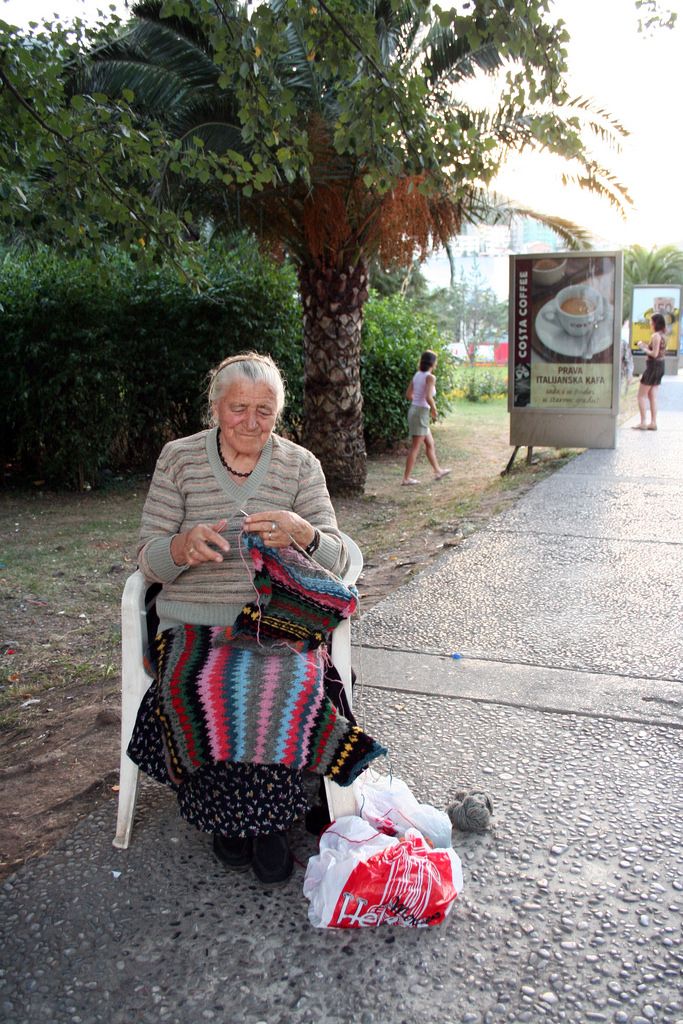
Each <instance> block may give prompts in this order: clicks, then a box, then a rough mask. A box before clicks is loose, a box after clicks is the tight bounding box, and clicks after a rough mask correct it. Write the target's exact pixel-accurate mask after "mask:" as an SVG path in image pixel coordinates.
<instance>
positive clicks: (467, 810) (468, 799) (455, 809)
mask: <svg viewBox="0 0 683 1024" xmlns="http://www.w3.org/2000/svg"><path fill="white" fill-rule="evenodd" d="M446 813H447V814H448V817H449V818H450V819H451V821H452V822H453V824H454V825H455V827H456V828H459V829H460V831H461V832H486V830H487V829H488V828H489V827H490V825H491V816H492V814H493V801H492V800H491V797H490V796H488V794H487V793H484V792H483V790H481V789H472V790H470V791H469V792H465V791H461V792H459V793H456V794H455V803H453V804H451V806H450V807H448V808H447V809H446Z"/></svg>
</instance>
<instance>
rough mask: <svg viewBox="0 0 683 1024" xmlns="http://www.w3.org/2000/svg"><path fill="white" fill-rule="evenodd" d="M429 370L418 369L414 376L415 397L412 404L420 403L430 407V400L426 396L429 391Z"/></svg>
mask: <svg viewBox="0 0 683 1024" xmlns="http://www.w3.org/2000/svg"><path fill="white" fill-rule="evenodd" d="M428 373H429V371H428V370H418V371H417V373H416V374H415V376H414V377H413V397H412V404H413V405H419V406H420V407H421V408H423V409H428V408H429V402H428V401H427V399H426V398H425V394H426V392H427V376H428Z"/></svg>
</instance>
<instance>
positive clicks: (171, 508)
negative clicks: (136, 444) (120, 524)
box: [138, 450, 187, 583]
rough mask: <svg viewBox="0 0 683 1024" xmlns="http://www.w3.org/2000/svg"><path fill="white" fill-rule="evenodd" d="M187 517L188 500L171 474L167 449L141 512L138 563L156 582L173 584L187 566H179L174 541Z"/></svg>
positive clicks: (161, 457) (161, 456)
mask: <svg viewBox="0 0 683 1024" xmlns="http://www.w3.org/2000/svg"><path fill="white" fill-rule="evenodd" d="M184 518H185V498H184V496H183V494H182V493H181V491H180V489H179V487H178V486H177V484H176V482H175V480H174V479H173V476H172V474H171V472H170V468H169V465H168V460H167V457H166V450H164V451H162V453H161V455H160V456H159V459H158V461H157V464H156V468H155V470H154V475H153V477H152V482H151V484H150V487H149V492H148V494H147V499H146V500H145V504H144V507H143V509H142V523H141V526H140V538H139V542H138V564H139V566H140V569H141V570H142V572H143V574H144V575H145V577H146V578H147V579H149V580H154V581H155V582H156V583H172V582H173V581H174V580H176V579H177V578H178V576H180V575H181V573H183V572H185V570H186V568H187V566H184V565H176V563H175V562H174V561H173V557H172V556H171V540H172V539H173V537H174V536H175V534H176V533H178V531H179V530H180V527H181V524H182V523H183V520H184Z"/></svg>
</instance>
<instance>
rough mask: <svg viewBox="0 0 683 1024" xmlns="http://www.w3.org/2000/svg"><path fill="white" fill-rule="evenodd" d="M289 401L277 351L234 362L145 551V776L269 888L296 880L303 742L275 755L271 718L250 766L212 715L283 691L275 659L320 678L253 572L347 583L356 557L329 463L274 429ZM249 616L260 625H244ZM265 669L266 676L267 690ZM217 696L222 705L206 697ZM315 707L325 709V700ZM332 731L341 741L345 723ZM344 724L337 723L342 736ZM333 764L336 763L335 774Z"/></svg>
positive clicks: (185, 451)
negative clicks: (153, 619)
mask: <svg viewBox="0 0 683 1024" xmlns="http://www.w3.org/2000/svg"><path fill="white" fill-rule="evenodd" d="M283 405H284V385H283V381H282V377H281V375H280V373H279V371H278V369H277V367H276V365H275V364H274V363H273V361H272V360H271V359H270V358H269V357H267V356H263V355H258V354H257V353H254V352H248V353H245V354H242V355H238V356H234V357H231V358H229V359H225V360H224V361H223V362H222V363H221V364H220V365H219V366H218V367H216V368H215V370H214V371H212V374H211V383H210V387H209V409H210V414H211V418H212V422H213V426H211V427H210V428H209V429H208V430H203V431H201V432H199V433H198V434H194V435H192V436H191V437H184V438H180V439H179V440H176V441H172V442H170V443H169V444H167V445H166V446H165V447H164V449H163V451H162V452H161V454H160V456H159V459H158V462H157V465H156V469H155V471H154V476H153V478H152V482H151V486H150V489H149V494H148V496H147V500H146V502H145V506H144V509H143V513H142V528H141V532H140V544H139V551H138V556H139V564H140V568H141V569H142V571H143V573H144V574H145V576H146V577H147V578H148V579H150V580H153V581H157V582H158V583H160V584H161V590H160V593H159V595H158V597H157V612H158V615H159V619H160V623H159V634H158V636H157V640H156V642H155V650H156V655H157V679H156V681H155V682H154V683H153V684H152V686H151V687H150V690H149V691H148V693H147V695H146V697H145V698H144V700H143V702H142V705H141V707H140V711H139V713H138V718H137V722H136V726H135V729H134V732H133V737H132V739H131V743H130V747H129V755H130V756H131V758H132V759H133V760H134V761H135V762H136V763H137V764H138V765H139V766H140V767H141V768H143V769H144V770H145V771H147V772H148V773H149V774H150V775H152V776H153V777H154V778H156V779H157V780H158V781H161V782H163V783H166V784H167V785H170V786H172V787H173V788H174V789H175V790H176V794H177V798H178V803H179V808H180V813H181V815H182V816H183V818H184V819H185V820H186V821H188V822H190V823H191V824H193V825H195V826H196V827H198V828H199V829H201V830H202V831H205V832H209V833H212V834H213V846H214V851H215V853H216V855H217V857H218V858H219V859H220V860H221V861H222V862H223V863H224V864H225V865H226V866H228V867H230V868H233V869H246V868H248V867H249V866H250V865H251V867H252V869H253V871H254V873H255V875H256V877H257V878H258V879H259V880H260V881H261V882H264V883H273V882H281V881H284V880H285V879H286V878H288V877H289V875H290V874H291V872H292V868H293V857H292V853H291V850H290V847H289V842H288V839H287V834H286V833H287V830H288V829H289V828H290V826H291V825H292V824H293V822H294V821H295V820H296V819H297V818H299V817H300V816H301V815H302V814H303V813H304V812H305V810H306V797H305V793H304V788H303V785H302V768H301V763H302V762H301V758H300V759H299V761H296V759H295V758H294V757H293V755H292V756H290V755H291V750H292V749H293V748H292V747H291V745H290V748H289V755H288V756H283V755H280V754H277V755H274V754H273V750H274V747H273V750H270V753H269V754H264V753H263V750H262V749H261V748H262V747H263V745H264V744H265V743H266V740H265V739H264V736H265V732H266V731H267V724H268V723H267V722H265V721H262V722H261V723H260V725H259V728H260V730H261V731H260V733H259V737H260V740H263V743H261V746H260V747H258V749H259V750H260V751H261V752H260V754H259V756H258V757H257V756H255V755H254V750H255V749H256V747H257V746H258V743H257V742H256V740H253V742H252V745H251V746H249V744H248V743H246V745H245V743H243V742H242V741H243V740H244V736H242V738H241V739H240V742H239V744H237V745H238V746H239V747H240V749H241V750H242V751H243V752H242V753H241V754H240V755H239V756H238V755H237V754H236V753H235V742H236V741H235V740H234V728H235V723H230V722H227V723H226V721H225V716H226V715H227V712H225V711H223V712H221V713H222V714H223V719H221V718H220V717H216V718H215V719H212V717H211V716H212V707H213V705H215V704H217V703H219V697H220V701H223V704H222V705H221V707H223V706H224V705H225V707H227V706H228V705H230V706H231V707H232V706H233V705H231V704H230V700H231V699H232V698H233V697H234V693H232V691H231V688H234V687H235V686H236V685H237V684H236V683H235V679H236V678H237V676H236V675H235V673H237V675H239V677H240V680H241V681H242V682H241V684H240V685H243V686H244V687H246V689H245V690H243V691H242V692H241V695H240V696H239V699H240V700H241V699H242V698H244V700H247V698H249V699H251V698H250V692H251V691H249V688H250V687H251V690H252V691H262V690H263V688H264V686H266V682H265V681H264V680H267V686H269V687H270V689H271V690H273V687H275V683H274V682H273V679H274V678H275V676H274V674H273V673H274V672H275V675H277V672H278V671H280V670H279V668H278V669H277V671H276V670H274V669H273V663H272V658H271V661H268V660H267V659H266V658H265V655H264V654H263V651H264V650H265V653H266V654H269V656H272V657H275V658H282V657H286V656H289V658H290V660H291V659H294V662H295V667H296V665H299V664H301V665H303V664H304V663H305V664H306V666H307V668H306V671H307V672H308V667H309V666H310V665H312V664H313V662H312V661H311V659H314V658H315V657H317V655H318V654H320V652H317V653H316V652H314V651H309V650H308V647H310V646H311V645H310V644H309V645H299V646H298V647H297V645H296V644H295V643H289V642H287V643H286V644H285V643H280V645H279V647H278V645H277V644H276V643H275V642H273V643H275V647H273V648H267V647H265V648H264V644H265V641H264V639H263V636H262V635H261V634H260V633H259V626H260V612H259V608H260V604H259V597H260V595H259V594H258V593H257V591H258V587H255V579H254V571H253V570H254V566H260V567H261V568H260V572H261V574H263V573H264V572H266V573H267V571H273V572H274V571H275V570H277V571H278V572H279V571H280V569H281V568H282V567H281V564H280V563H281V559H282V558H284V557H285V555H288V556H290V560H291V557H292V552H294V555H293V557H294V558H295V559H296V558H298V559H299V562H301V561H302V560H303V561H304V562H306V560H308V563H309V564H310V565H311V571H312V573H313V575H315V574H316V573H318V574H320V575H321V576H327V575H329V574H328V573H326V572H325V570H329V572H330V573H332V574H335V575H336V576H337V577H338V576H339V575H341V574H342V573H343V571H344V569H345V567H346V563H347V552H346V550H345V547H344V544H343V542H342V539H341V536H340V533H339V530H338V529H337V522H336V517H335V514H334V509H333V508H332V504H331V502H330V498H329V495H328V492H327V487H326V484H325V478H324V476H323V472H322V469H321V467H320V464H319V462H318V460H317V459H316V458H315V456H313V455H312V454H311V453H310V452H308V451H307V450H306V449H304V448H301V447H300V446H299V445H297V444H294V443H293V442H291V441H288V440H286V439H285V438H282V437H280V436H278V435H277V434H275V433H273V430H274V427H275V423H276V421H277V418H278V415H279V413H280V412H281V410H282V408H283ZM254 558H256V561H253V559H254ZM252 562H253V564H252ZM290 569H291V573H290ZM282 571H284V572H285V574H286V573H290V576H288V577H287V579H294V580H295V584H296V581H299V583H301V580H302V579H304V577H302V576H301V572H300V564H299V563H296V564H294V563H293V564H292V566H290V567H289V568H287V566H285V568H284V569H283V570H282ZM297 573H298V575H297ZM304 576H305V577H306V579H307V575H306V574H305V573H304ZM259 579H261V577H258V574H257V582H258V580H259ZM306 579H304V583H303V584H301V585H303V586H304V587H306V586H309V583H310V581H308V582H306ZM266 581H267V583H268V587H267V590H268V594H269V595H270V594H271V593H272V590H273V588H272V586H270V582H269V578H268V577H267V580H266ZM285 582H286V581H285ZM263 589H264V588H263V587H262V590H263ZM264 592H265V591H264ZM248 610H251V611H250V614H251V618H250V617H249V615H246V617H245V614H244V613H245V612H246V611H248ZM240 616H242V620H244V621H246V624H247V631H248V627H249V624H250V623H251V621H252V619H255V620H256V622H257V629H256V636H255V637H252V638H251V641H252V647H251V648H249V646H248V641H245V643H246V650H247V654H246V655H244V658H242V660H241V661H239V664H240V666H241V667H240V668H239V669H235V668H230V667H226V666H227V665H228V663H229V661H230V657H232V656H233V655H234V656H235V657H238V656H240V657H241V656H242V655H243V654H244V651H243V649H242V647H240V644H239V643H237V644H236V645H235V641H234V636H235V635H234V633H233V632H232V630H233V625H234V624H235V622H236V621H237V620H238V619H240ZM325 621H327V619H325ZM231 644H233V646H232V647H231ZM242 646H244V645H242ZM304 648H305V649H306V653H301V652H302V651H303V650H304ZM228 651H230V652H231V654H230V655H228V653H227V652H228ZM292 652H293V653H292ZM256 654H258V655H261V658H260V660H259V657H256ZM210 659H213V660H211V661H210ZM245 659H246V660H245ZM306 659H309V660H308V661H306ZM238 660H239V659H238ZM209 661H210V664H209ZM277 664H278V665H279V664H280V663H279V662H278V663H277ZM283 664H284V662H283ZM317 664H319V662H316V663H315V665H317ZM315 665H314V668H315ZM193 666H194V668H193ZM245 666H246V668H245ZM254 666H256V667H254ZM230 672H232V675H230ZM254 672H256V673H259V672H260V673H261V677H258V678H257V679H256V682H255V681H254ZM240 673H241V675H240ZM245 673H246V674H245ZM300 674H301V673H300ZM314 674H315V673H314ZM290 676H291V673H290ZM278 678H279V677H278ZM307 678H308V677H307ZM245 680H246V681H245ZM311 685H314V684H313V683H311ZM210 687H214V689H213V690H211V694H212V695H213V696H210V697H207V692H208V690H209V689H210ZM216 687H217V689H216ZM247 691H249V692H247ZM269 692H270V691H269ZM216 694H218V695H219V696H218V697H217V696H216ZM226 694H227V696H226ZM259 699H261V700H262V699H263V698H262V697H259ZM274 699H275V698H273V700H274ZM316 699H317V698H316ZM226 702H227V703H226ZM252 703H253V702H252ZM281 703H282V701H281ZM327 703H328V704H329V702H327ZM241 706H242V705H240V707H241ZM244 706H246V704H245V705H244ZM316 706H319V707H320V708H322V707H323V704H322V703H321V702H320V700H318V703H317V705H316ZM271 710H272V709H271ZM321 713H322V712H321ZM269 714H270V711H269ZM333 717H334V715H332V718H333ZM271 718H272V715H271ZM340 721H342V722H345V720H340ZM188 722H189V726H188ZM330 722H331V719H330ZM238 724H239V723H238ZM308 724H309V728H310V724H311V723H310V722H309V723H308ZM333 725H334V728H336V729H337V730H338V731H339V728H340V726H339V722H336V723H333ZM346 725H347V726H348V723H346ZM328 726H329V728H328ZM331 728H332V725H330V723H329V722H328V723H327V724H326V729H327V731H328V733H329V729H331ZM231 729H233V733H230V730H231ZM353 732H354V735H353V736H352V739H353V740H354V742H355V734H356V733H357V734H358V742H359V743H360V744H361V746H362V744H363V741H367V742H366V743H365V746H364V747H363V754H362V757H361V756H360V755H359V765H360V760H362V759H363V758H365V762H367V761H368V760H370V759H372V757H375V756H378V754H379V753H383V750H382V748H380V747H379V746H378V745H377V744H374V741H372V740H371V739H370V738H369V737H365V734H362V733H361V732H360V730H357V729H356V730H353ZM219 733H220V735H219ZM339 735H341V733H340V734H339ZM231 736H232V738H230V737H231ZM259 737H257V739H258V738H259ZM346 738H347V739H348V737H346ZM221 744H222V746H221ZM254 744H256V746H255V745H254ZM295 745H296V744H295ZM352 745H353V744H352ZM200 748H201V749H200ZM209 748H210V751H211V753H207V751H208V750H209ZM297 749H298V748H297ZM354 749H355V748H354ZM217 750H218V751H222V753H216V751H217ZM249 750H251V754H250V753H249ZM244 751H247V752H246V753H244ZM337 753H338V752H337ZM233 755H234V756H233ZM326 756H327V755H326ZM322 760H324V758H322ZM338 760H339V758H338ZM318 761H321V757H319V758H318ZM332 761H333V757H331V756H329V757H327V761H326V763H327V764H331V763H332ZM264 762H268V763H264ZM271 762H272V763H271ZM293 765H295V766H294V767H293ZM307 766H308V765H307ZM188 768H189V770H188ZM334 770H337V769H336V768H335V769H334ZM347 781H348V780H347Z"/></svg>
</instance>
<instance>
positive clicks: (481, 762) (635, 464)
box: [0, 375, 683, 1024]
mask: <svg viewBox="0 0 683 1024" xmlns="http://www.w3.org/2000/svg"><path fill="white" fill-rule="evenodd" d="M661 405H662V412H661V418H660V429H659V430H658V432H657V433H654V432H647V433H640V432H636V431H631V430H630V429H629V426H630V425H629V424H627V425H626V426H625V427H624V428H622V429H621V430H620V431H619V435H618V447H617V449H616V450H615V451H589V452H586V453H585V454H583V455H581V456H580V457H579V458H577V459H575V460H574V461H573V462H571V463H570V464H569V465H567V466H566V467H565V468H564V469H562V470H561V471H560V472H558V473H556V474H555V475H553V476H552V477H550V478H548V479H546V480H545V481H543V482H542V483H540V484H539V485H537V486H536V487H535V488H534V489H533V490H532V491H531V492H530V493H529V494H528V495H527V496H526V497H524V498H522V499H521V501H520V502H519V503H518V504H517V505H516V506H515V507H514V508H513V509H511V510H510V511H509V512H507V513H505V514H503V515H501V516H500V517H498V518H497V519H496V520H494V521H493V522H492V523H490V524H489V526H488V527H487V528H486V529H484V530H482V531H481V532H479V533H477V534H474V535H472V536H471V537H469V538H468V539H467V540H465V541H464V542H463V543H462V544H461V545H460V546H459V547H457V548H452V549H449V550H448V552H447V553H446V554H444V556H443V557H442V558H441V559H440V560H439V561H438V562H437V563H436V564H435V565H434V566H433V567H432V568H431V569H430V570H428V571H427V572H424V573H422V574H421V575H419V576H418V577H416V578H415V579H414V580H412V581H411V582H410V583H409V584H407V585H406V586H404V587H402V588H400V590H398V591H397V592H396V593H395V594H393V595H392V596H391V597H390V598H388V599H386V600H385V601H383V602H381V603H380V604H378V605H377V606H375V607H374V608H373V609H372V610H371V611H370V612H369V613H368V614H367V615H366V616H364V618H363V620H362V626H361V628H360V630H359V629H356V634H355V638H356V643H357V645H361V646H357V647H356V650H355V652H354V664H355V665H356V668H357V670H358V673H359V682H360V686H359V689H358V691H357V700H356V706H357V708H359V709H360V710H361V715H362V718H363V720H364V722H365V724H366V726H367V728H368V729H369V730H370V731H371V732H372V733H373V734H374V735H376V736H378V737H379V738H381V739H382V741H383V742H385V743H386V744H387V745H388V746H389V747H390V749H391V751H392V757H391V767H392V769H393V771H394V772H396V773H397V774H399V775H400V776H401V777H403V778H405V779H406V781H407V782H408V783H409V784H410V785H411V786H412V787H413V789H414V791H415V793H416V795H418V796H419V797H420V798H421V799H425V800H428V801H430V802H432V803H434V804H436V805H438V806H441V807H444V806H445V805H446V804H447V803H448V802H449V801H450V799H452V797H453V796H454V794H455V792H456V790H458V789H460V788H469V787H477V788H483V789H485V790H486V791H487V792H488V793H489V794H490V796H491V798H492V800H493V804H494V816H493V827H492V828H491V830H490V831H489V832H486V833H484V834H465V833H459V832H457V831H456V832H454V843H455V847H456V849H457V851H458V852H459V854H460V856H461V858H462V861H463V872H464V891H463V893H462V897H461V899H460V900H459V901H458V902H457V904H456V906H455V908H454V910H453V912H452V914H451V916H450V917H449V919H448V920H447V921H446V923H445V924H444V925H443V926H441V927H437V928H431V929H424V930H422V929H420V930H413V929H407V928H406V929H402V928H389V927H386V926H385V927H382V928H377V929H365V930H358V931H352V932H347V931H321V930H317V929H314V928H312V927H311V926H310V925H309V923H308V918H307V903H306V900H305V899H304V897H303V895H302V891H301V886H302V881H303V873H304V867H305V864H306V860H307V858H308V856H310V855H311V854H313V853H314V852H315V843H314V841H313V839H312V838H311V837H310V836H307V835H306V834H305V833H304V832H303V831H300V832H297V834H296V835H294V837H293V845H294V848H295V851H296V854H297V858H298V861H299V863H298V865H297V869H296V871H295V875H294V877H293V878H292V879H291V880H290V882H289V883H288V884H287V885H286V886H284V887H282V888H280V889H276V890H273V891H266V892H264V891H263V890H262V889H261V888H260V887H259V885H258V884H257V883H256V881H255V880H254V878H253V877H252V876H251V874H250V873H247V874H239V875H230V874H228V873H226V871H225V870H224V869H222V868H221V866H220V865H219V864H217V862H216V861H215V860H214V859H213V856H212V854H211V851H210V844H209V841H208V839H207V838H206V837H205V836H202V835H200V834H199V833H197V832H196V831H194V830H193V829H191V828H189V827H188V826H186V825H185V824H184V823H183V822H182V821H181V820H180V819H179V818H178V816H177V813H176V810H175V804H174V801H173V798H172V797H171V796H170V795H168V794H167V793H166V792H165V791H164V790H162V789H161V787H158V786H155V785H154V784H152V783H148V784H146V785H144V786H143V787H142V793H141V797H140V800H139V804H138V814H137V819H136V826H135V830H134V832H133V839H132V843H131V846H130V848H129V850H127V851H125V852H124V851H118V850H115V849H114V848H113V847H112V845H111V839H112V837H113V833H114V822H115V807H114V804H113V802H112V804H111V806H109V807H106V808H104V809H100V810H99V811H97V812H95V813H94V814H93V815H91V816H90V817H89V818H87V819H86V820H85V821H84V822H83V823H82V824H81V825H80V826H79V827H78V828H77V829H76V830H75V831H74V832H73V833H72V834H71V835H70V836H69V837H68V838H67V839H65V840H63V841H62V842H61V843H60V844H59V845H58V846H56V847H55V848H54V849H53V850H52V851H51V852H50V853H49V854H48V855H47V856H45V857H43V858H41V859H39V860H36V861H33V862H31V863H28V864H26V865H25V866H24V867H23V868H22V869H21V870H20V871H19V872H17V874H15V875H13V876H12V877H11V878H10V879H9V880H8V881H7V882H6V883H5V884H4V886H3V888H2V890H1V892H0V921H1V922H2V923H1V925H0V928H1V929H2V945H1V953H0V960H1V961H2V965H1V966H2V972H1V974H0V1018H1V1019H3V1020H5V1021H7V1022H8V1024H40V1022H54V1024H95V1022H103V1024H119V1022H120V1024H152V1022H154V1024H158V1022H169V1024H202V1022H205V1021H206V1022H226V1024H261V1022H263V1024H266V1022H267V1024H305V1022H311V1024H328V1022H329V1024H351V1022H353V1024H404V1022H405V1024H408V1022H410V1024H413V1022H415V1021H420V1022H421V1024H494V1022H501V1024H503V1022H505V1024H512V1022H523V1021H528V1022H539V1021H543V1022H545V1021H547V1022H552V1024H554V1022H572V1024H586V1022H592V1021H594V1022H603V1021H604V1022H614V1024H657V1022H662V1024H663V1022H667V1024H683V632H682V630H681V614H682V613H681V595H682V594H683V558H682V557H681V556H682V554H683V548H682V545H683V375H682V376H680V377H679V378H677V379H673V378H669V377H667V378H665V380H664V384H663V386H662V388H661ZM501 468H502V467H501ZM453 653H457V654H459V655H461V656H462V657H460V658H458V659H453V658H452V657H451V655H452V654H453Z"/></svg>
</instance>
